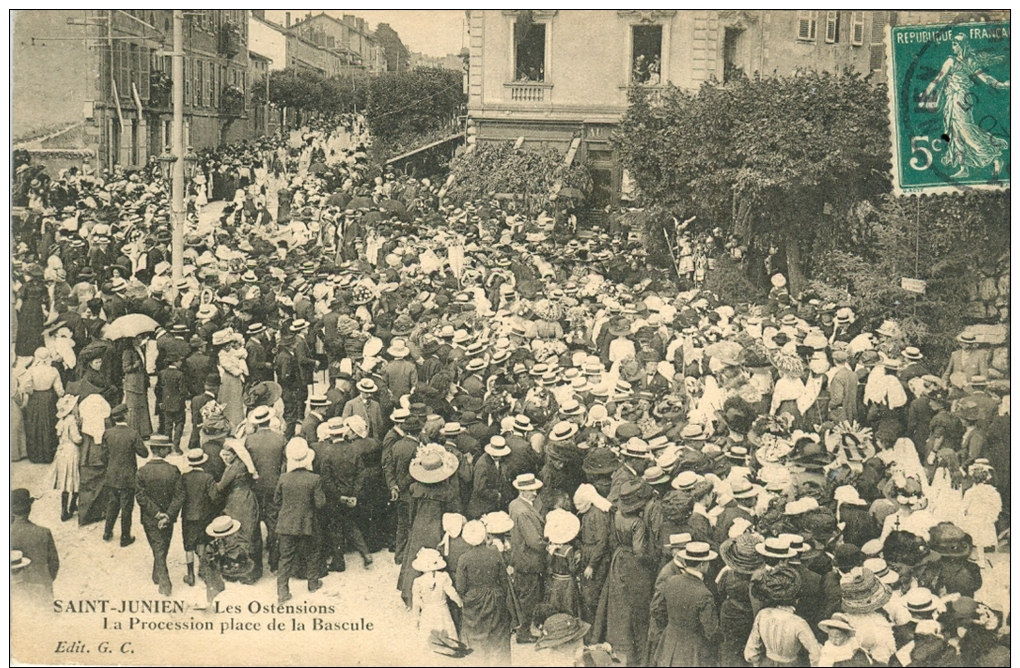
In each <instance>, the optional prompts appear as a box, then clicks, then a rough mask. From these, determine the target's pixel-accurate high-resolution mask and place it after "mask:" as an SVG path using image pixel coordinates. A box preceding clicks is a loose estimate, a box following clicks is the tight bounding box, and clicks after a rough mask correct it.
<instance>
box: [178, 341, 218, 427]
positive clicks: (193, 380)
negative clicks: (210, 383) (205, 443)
mask: <svg viewBox="0 0 1020 668" xmlns="http://www.w3.org/2000/svg"><path fill="white" fill-rule="evenodd" d="M190 347H191V349H192V351H193V352H191V354H190V355H189V356H188V357H187V358H186V359H185V360H184V362H183V364H182V366H181V370H182V371H184V377H185V378H186V379H187V381H188V396H190V397H194V396H196V395H199V394H202V390H203V389H206V388H204V387H203V384H207V383H206V381H207V378H208V377H209V374H210V373H212V371H214V370H215V367H213V365H212V359H211V358H210V357H209V355H207V354H206V342H205V339H203V338H202V337H200V336H192V337H191V346H190ZM216 385H217V386H219V375H217V376H216ZM213 398H215V396H214V397H213ZM191 412H192V414H194V412H195V406H194V405H192V407H191ZM191 447H195V446H194V445H192V446H191Z"/></svg>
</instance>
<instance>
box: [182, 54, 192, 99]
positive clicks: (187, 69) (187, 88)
mask: <svg viewBox="0 0 1020 668" xmlns="http://www.w3.org/2000/svg"><path fill="white" fill-rule="evenodd" d="M184 104H189V105H190V104H191V58H185V59H184Z"/></svg>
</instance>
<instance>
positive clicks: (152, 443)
mask: <svg viewBox="0 0 1020 668" xmlns="http://www.w3.org/2000/svg"><path fill="white" fill-rule="evenodd" d="M145 444H146V445H148V446H149V450H150V451H151V450H155V449H156V448H162V449H166V448H173V447H174V443H173V441H172V440H171V439H170V437H169V436H165V435H163V434H152V435H150V436H149V438H148V439H147V440H146V441H145Z"/></svg>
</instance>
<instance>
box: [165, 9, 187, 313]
mask: <svg viewBox="0 0 1020 668" xmlns="http://www.w3.org/2000/svg"><path fill="white" fill-rule="evenodd" d="M172 74H173V81H174V89H173V95H174V116H173V124H172V127H171V131H170V137H171V144H172V146H173V148H172V154H171V155H170V156H169V157H168V159H167V161H168V164H169V165H170V168H171V171H172V180H171V186H170V229H171V231H172V233H173V241H172V246H171V263H170V267H171V276H172V277H173V282H172V287H171V293H170V294H171V295H172V299H173V300H176V299H177V292H178V288H177V286H178V284H179V283H180V282H181V281H182V280H184V218H185V214H186V211H185V208H184V160H180V159H179V158H180V157H181V156H183V155H184V10H181V9H175V10H174V50H173V68H172ZM164 155H166V154H164ZM171 157H172V158H173V160H172V161H170V160H169V158H171ZM160 161H161V164H162V161H163V158H162V157H161V158H160Z"/></svg>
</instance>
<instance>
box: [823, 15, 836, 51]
mask: <svg viewBox="0 0 1020 668" xmlns="http://www.w3.org/2000/svg"><path fill="white" fill-rule="evenodd" d="M838 42H839V12H825V43H826V44H836V43H838Z"/></svg>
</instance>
